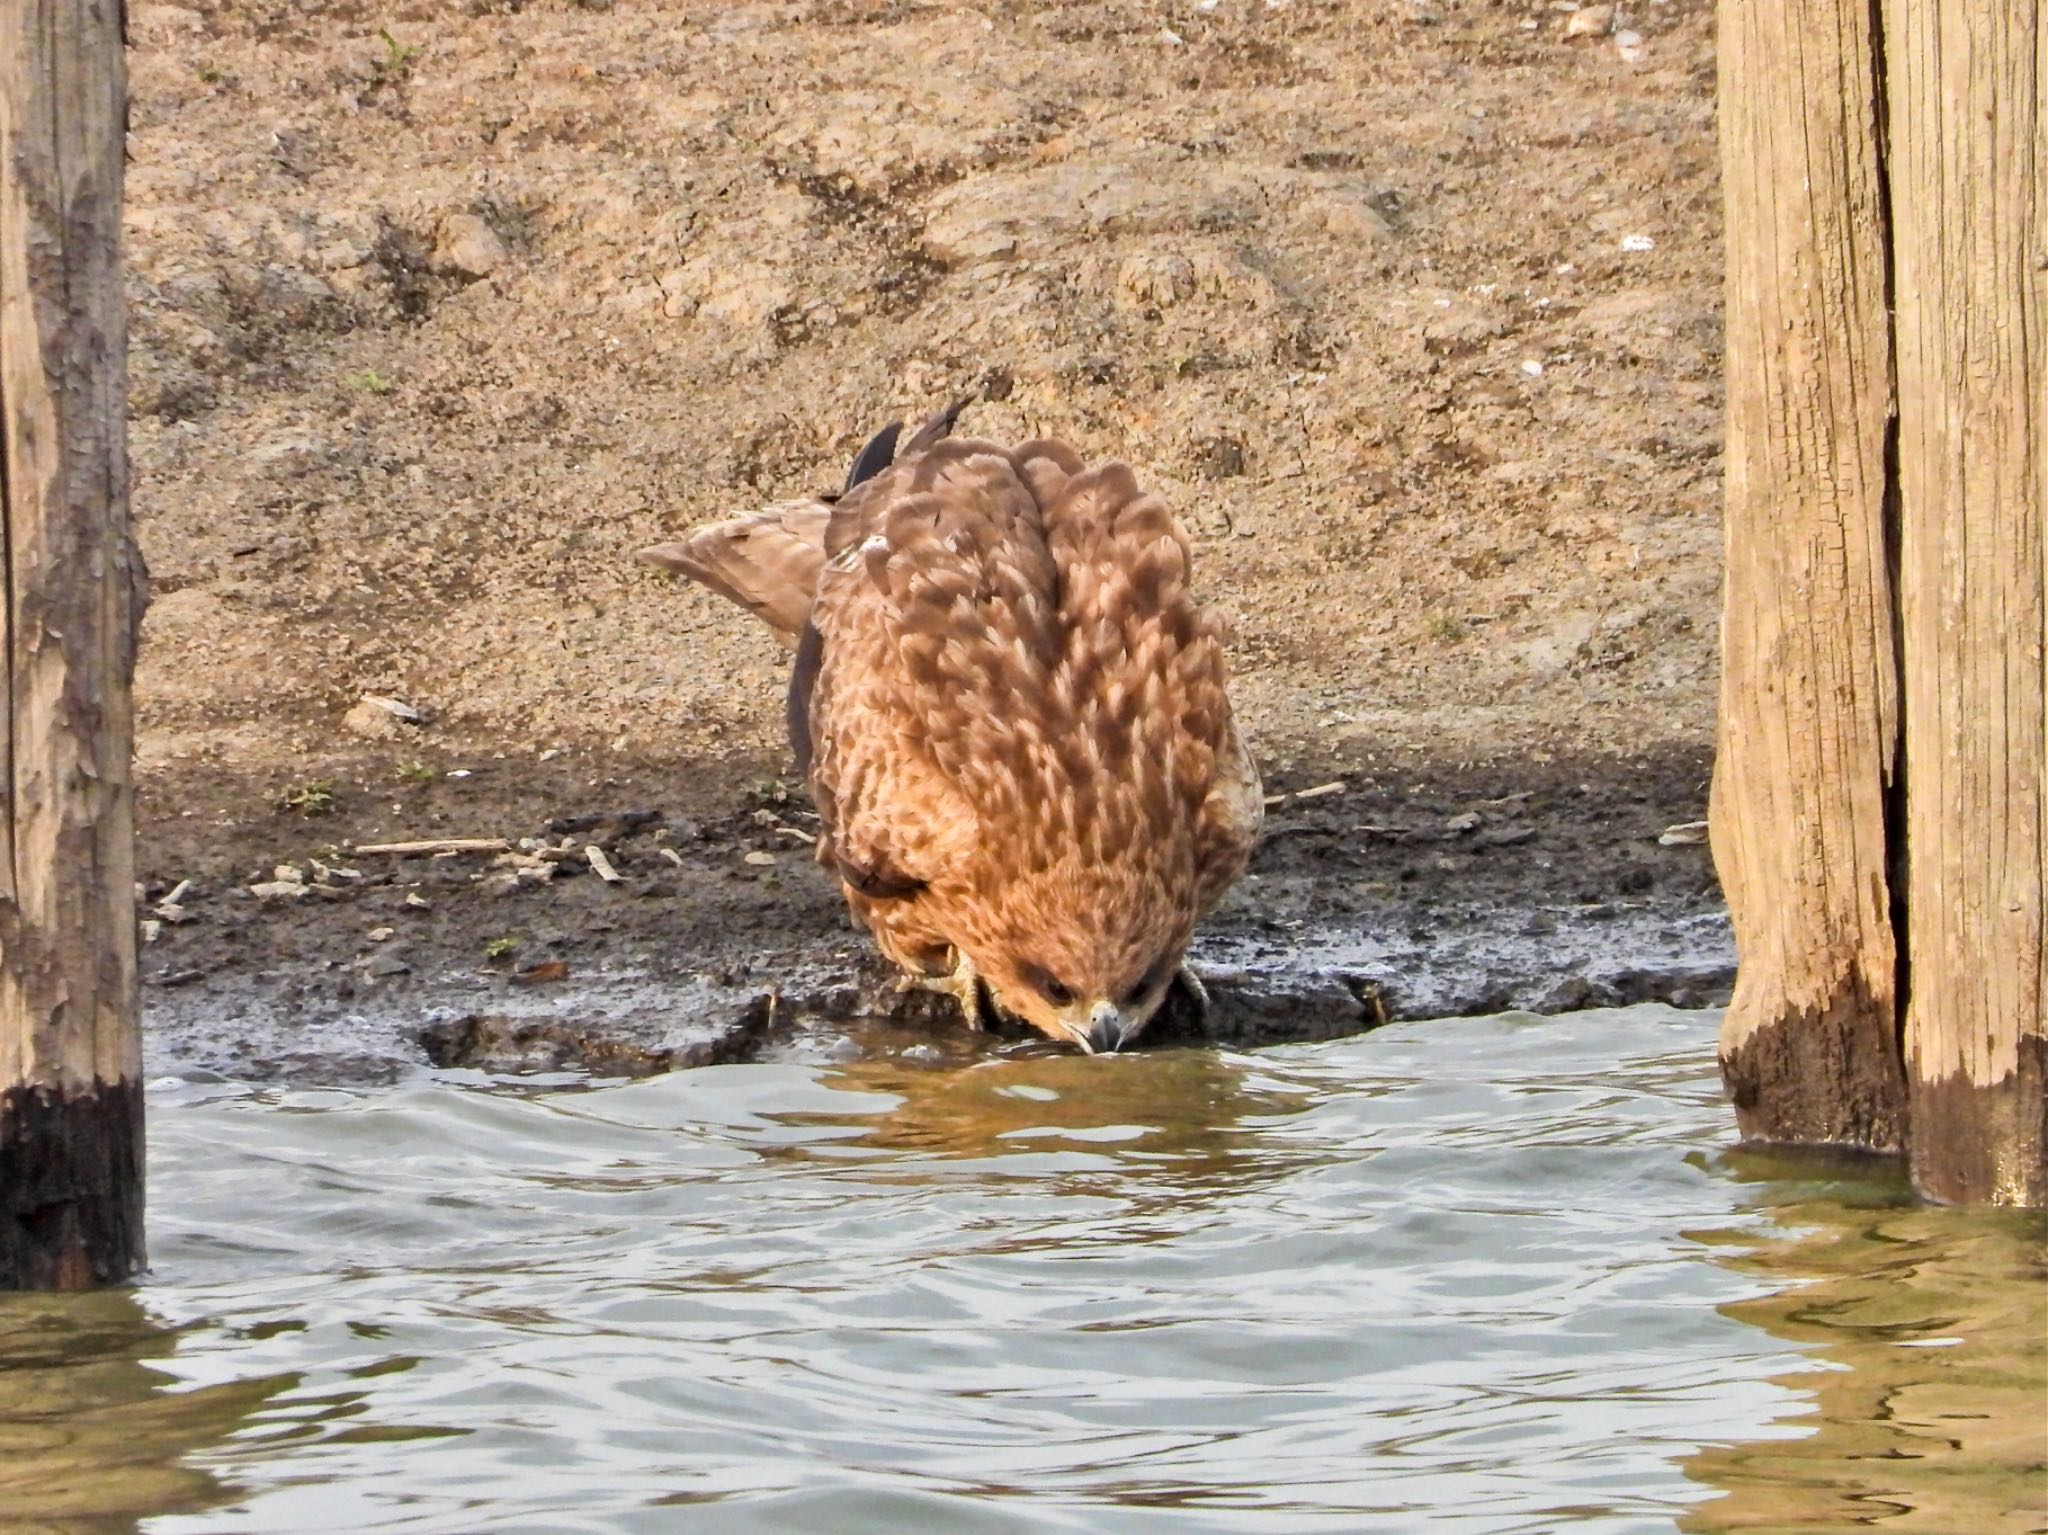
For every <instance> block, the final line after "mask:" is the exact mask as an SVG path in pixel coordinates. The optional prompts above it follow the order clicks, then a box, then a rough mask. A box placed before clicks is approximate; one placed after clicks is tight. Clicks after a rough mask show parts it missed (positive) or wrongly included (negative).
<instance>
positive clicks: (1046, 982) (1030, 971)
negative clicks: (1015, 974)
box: [1017, 962, 1074, 1007]
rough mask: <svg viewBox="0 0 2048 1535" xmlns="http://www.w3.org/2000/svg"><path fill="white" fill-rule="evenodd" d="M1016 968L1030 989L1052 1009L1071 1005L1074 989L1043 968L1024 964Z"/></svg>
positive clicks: (1027, 963)
mask: <svg viewBox="0 0 2048 1535" xmlns="http://www.w3.org/2000/svg"><path fill="white" fill-rule="evenodd" d="M1017 968H1018V969H1019V970H1020V971H1021V972H1022V973H1023V976H1024V979H1025V980H1026V981H1027V982H1028V983H1029V984H1030V985H1031V987H1032V989H1033V990H1035V991H1036V992H1037V993H1038V994H1039V995H1040V996H1041V997H1043V998H1045V1000H1046V1001H1048V1002H1050V1003H1051V1004H1052V1005H1053V1006H1054V1007H1067V1006H1070V1005H1071V1004H1072V1003H1073V1000H1074V988H1073V987H1071V986H1069V985H1068V984H1067V983H1066V982H1065V981H1063V980H1061V979H1060V978H1059V977H1058V976H1056V975H1054V974H1053V973H1052V972H1051V971H1050V970H1048V969H1046V968H1045V966H1043V965H1034V964H1031V963H1029V962H1026V963H1025V964H1022V965H1019V966H1018V967H1017Z"/></svg>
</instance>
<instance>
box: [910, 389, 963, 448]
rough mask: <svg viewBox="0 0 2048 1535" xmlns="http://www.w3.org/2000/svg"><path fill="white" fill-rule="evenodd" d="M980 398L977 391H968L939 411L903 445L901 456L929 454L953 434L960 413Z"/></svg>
mask: <svg viewBox="0 0 2048 1535" xmlns="http://www.w3.org/2000/svg"><path fill="white" fill-rule="evenodd" d="M980 398H981V391H980V390H979V389H970V390H968V391H967V393H965V394H963V395H961V396H960V398H959V399H957V400H955V401H954V402H953V403H952V404H951V405H948V406H947V407H946V408H945V409H944V410H942V411H940V412H939V413H938V414H937V415H936V416H934V417H932V418H931V420H929V421H927V422H925V424H924V425H923V426H921V427H919V428H918V429H917V435H916V436H914V437H912V438H911V439H910V441H908V442H906V443H905V444H904V445H903V456H904V457H905V458H911V457H914V456H915V455H917V454H919V453H929V452H930V451H931V450H932V449H933V448H935V447H937V446H938V445H939V444H940V443H941V442H943V441H944V440H945V439H946V438H947V437H949V436H951V435H952V433H953V423H954V422H956V421H958V420H959V419H960V412H961V411H963V410H965V409H967V407H968V406H970V405H972V404H973V403H974V402H975V401H976V400H978V399H980Z"/></svg>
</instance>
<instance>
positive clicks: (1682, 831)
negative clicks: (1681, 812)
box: [1657, 821, 1707, 847]
mask: <svg viewBox="0 0 2048 1535" xmlns="http://www.w3.org/2000/svg"><path fill="white" fill-rule="evenodd" d="M1706 840H1707V823H1706V822H1705V821H1680V822H1679V823H1678V824H1677V825H1676V826H1667V827H1665V828H1664V835H1663V836H1661V837H1659V838H1658V839H1657V846H1659V847H1697V846H1698V845H1699V844H1700V843H1702V842H1705V841H1706Z"/></svg>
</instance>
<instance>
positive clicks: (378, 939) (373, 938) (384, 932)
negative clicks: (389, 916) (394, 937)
mask: <svg viewBox="0 0 2048 1535" xmlns="http://www.w3.org/2000/svg"><path fill="white" fill-rule="evenodd" d="M391 934H392V929H391V928H388V927H373V928H371V929H370V930H369V932H367V933H365V934H364V935H363V936H364V937H365V938H367V939H369V940H370V942H372V943H382V942H383V941H384V940H385V939H387V938H389V937H390V936H391Z"/></svg>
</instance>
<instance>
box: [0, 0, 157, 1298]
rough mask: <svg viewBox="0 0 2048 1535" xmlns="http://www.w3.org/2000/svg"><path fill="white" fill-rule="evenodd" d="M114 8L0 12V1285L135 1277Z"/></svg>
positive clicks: (134, 563)
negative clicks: (0, 588)
mask: <svg viewBox="0 0 2048 1535" xmlns="http://www.w3.org/2000/svg"><path fill="white" fill-rule="evenodd" d="M121 47H122V36H121V5H120V0H0V511H4V521H0V567H4V575H5V579H6V590H5V592H4V601H0V656H4V664H0V714H4V718H5V731H4V734H0V785H4V790H5V795H6V799H5V804H4V806H0V1288H8V1287H30V1288H63V1289H72V1288H80V1287H83V1286H85V1285H89V1284H92V1283H95V1282H105V1281H110V1280H116V1279H120V1278H124V1277H126V1276H127V1275H128V1274H130V1273H132V1272H133V1271H134V1270H135V1269H136V1268H137V1267H139V1266H140V1264H141V1262H142V1097H141V1082H140V1069H141V1059H140V1056H141V1049H140V1034H139V1028H138V1022H137V1013H136V992H135V905H134V852H133V846H132V842H133V823H134V813H133V804H132V798H131V788H130V764H129V758H130V751H131V742H132V736H133V727H132V719H131V709H130V699H129V679H130V675H131V673H132V671H133V663H134V643H135V624H136V619H137V617H138V614H139V609H140V606H141V603H140V596H141V589H142V588H141V572H140V565H139V562H138V560H137V558H136V556H135V553H134V548H133V545H132V543H131V541H130V536H129V530H128V495H127V479H128V468H127V458H126V413H127V401H126V372H127V369H126V344H127V333H126V324H125V320H124V317H123V310H122V292H121V273H120V249H121V241H120V235H121V174H122V154H123V126H124V118H125V105H124V99H125V97H124V74H123V62H122V56H121Z"/></svg>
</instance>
